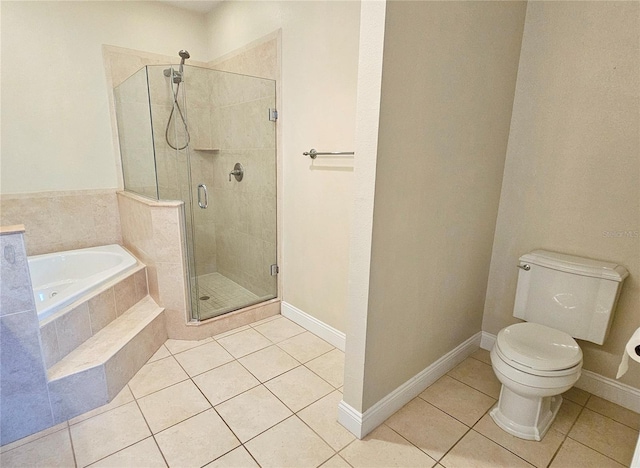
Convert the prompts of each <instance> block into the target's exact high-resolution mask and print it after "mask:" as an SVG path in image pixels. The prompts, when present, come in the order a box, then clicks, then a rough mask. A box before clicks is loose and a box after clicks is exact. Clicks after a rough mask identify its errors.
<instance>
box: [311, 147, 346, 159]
mask: <svg viewBox="0 0 640 468" xmlns="http://www.w3.org/2000/svg"><path fill="white" fill-rule="evenodd" d="M354 154H355V153H354V152H353V151H333V152H319V151H318V150H316V149H314V148H311V149H310V150H309V151H305V152H304V153H302V155H303V156H309V157H310V158H311V159H316V157H318V156H347V155H354Z"/></svg>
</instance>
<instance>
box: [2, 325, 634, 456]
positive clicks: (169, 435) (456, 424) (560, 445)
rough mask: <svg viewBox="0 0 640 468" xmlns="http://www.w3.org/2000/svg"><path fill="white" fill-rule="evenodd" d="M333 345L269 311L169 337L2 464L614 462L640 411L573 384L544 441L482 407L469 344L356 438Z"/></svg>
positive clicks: (486, 376)
mask: <svg viewBox="0 0 640 468" xmlns="http://www.w3.org/2000/svg"><path fill="white" fill-rule="evenodd" d="M343 367H344V355H343V353H342V352H341V351H339V350H337V349H335V348H334V347H333V346H331V345H330V344H328V343H326V342H324V341H323V340H321V339H320V338H318V337H316V336H314V335H312V334H311V333H309V332H306V331H305V330H303V329H302V328H300V327H299V326H297V325H296V324H295V323H293V322H291V321H289V320H287V319H286V318H283V317H281V316H276V317H272V318H269V319H267V320H264V321H261V322H257V323H254V324H252V325H251V326H244V327H241V328H238V329H236V330H233V331H231V332H227V333H224V334H222V335H219V336H214V337H210V338H207V339H205V340H201V341H197V342H187V341H177V340H168V341H167V342H166V343H165V344H164V345H163V346H162V347H161V348H160V350H158V352H157V353H156V354H155V355H154V356H153V357H152V358H151V359H150V360H149V362H148V363H147V364H146V365H145V366H144V368H143V369H141V370H140V372H139V373H138V374H137V375H136V376H135V377H134V378H133V379H132V380H131V381H130V382H129V384H128V385H127V386H126V387H125V388H124V389H123V391H122V392H121V393H120V394H119V395H118V397H117V398H116V399H114V401H112V402H111V403H110V404H109V405H106V406H104V407H102V408H98V409H96V410H94V411H91V412H89V413H87V414H84V415H82V416H79V417H77V418H74V419H72V420H70V421H68V422H66V423H63V424H60V425H58V426H56V427H54V428H51V429H48V430H46V431H43V432H41V433H39V434H35V435H33V436H30V437H28V438H26V439H23V440H21V441H17V442H14V443H13V444H9V445H7V446H4V447H2V449H1V454H0V466H2V467H13V466H18V467H32V466H46V467H53V466H100V467H117V468H122V467H127V466H131V467H156V466H158V467H165V466H167V465H169V466H172V467H174V466H175V467H202V466H206V467H255V466H263V467H307V466H313V467H317V466H322V467H325V468H327V467H349V466H353V467H414V466H415V467H432V466H437V467H442V466H444V467H447V468H455V467H463V468H468V467H520V466H522V467H530V466H540V467H546V466H551V467H554V468H555V467H580V468H582V467H590V466H591V467H609V466H610V467H620V466H625V465H628V464H629V462H630V460H631V456H632V452H633V449H634V446H635V442H636V440H637V437H638V430H639V428H640V415H638V414H636V413H632V412H630V411H628V410H626V409H624V408H621V407H620V406H617V405H614V404H612V403H610V402H607V401H605V400H602V399H600V398H598V397H596V396H594V395H590V394H588V393H586V392H584V391H581V390H578V389H572V390H571V391H569V392H567V394H565V402H564V403H563V405H562V408H561V411H560V413H559V415H558V418H557V419H556V421H555V422H554V424H553V426H552V428H551V429H550V431H549V433H548V434H547V436H546V437H545V438H544V440H543V441H542V442H530V441H524V440H521V439H517V438H515V437H512V436H510V435H508V434H506V433H505V432H503V431H501V430H500V429H499V428H498V427H497V426H496V425H495V424H494V423H493V421H492V420H491V418H490V416H489V415H488V410H490V409H491V408H492V407H493V406H494V404H495V403H496V399H497V397H498V393H499V390H500V386H499V384H498V383H497V381H496V379H495V377H494V375H493V372H492V371H491V367H490V365H489V361H488V353H487V352H486V351H483V350H478V351H477V352H476V353H474V354H473V355H472V356H471V357H469V358H468V359H466V360H465V361H464V362H462V363H461V364H460V365H459V366H457V367H456V368H455V369H453V370H451V371H450V372H449V373H448V374H447V375H445V376H443V377H442V378H441V379H439V380H438V381H437V382H435V383H434V384H433V385H432V386H430V387H429V388H427V389H426V390H425V391H424V392H423V393H422V394H421V395H420V396H419V397H417V398H415V399H414V400H412V401H411V402H409V403H408V404H407V405H405V406H404V407H403V408H402V409H401V410H400V411H398V412H397V413H396V414H394V415H393V416H391V417H390V418H389V419H388V420H387V421H386V422H385V423H384V424H382V425H381V426H380V427H378V428H377V429H376V430H375V431H374V432H372V433H371V434H370V435H369V436H367V437H366V438H365V439H363V440H356V439H355V438H354V437H353V436H352V435H351V434H350V433H349V432H347V431H346V430H345V429H344V428H343V427H342V426H340V425H339V424H338V423H337V422H336V416H337V405H338V402H339V401H340V400H341V398H342V393H341V390H342V374H343Z"/></svg>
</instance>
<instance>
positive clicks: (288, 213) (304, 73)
mask: <svg viewBox="0 0 640 468" xmlns="http://www.w3.org/2000/svg"><path fill="white" fill-rule="evenodd" d="M359 13H360V4H359V2H303V1H294V2H289V1H283V2H250V1H243V2H234V1H229V2H223V3H221V4H220V5H219V6H218V7H217V8H216V9H215V10H214V11H213V12H212V13H210V14H209V17H208V26H209V46H210V51H211V55H212V56H213V57H219V56H223V55H225V54H228V53H229V52H231V51H234V50H236V49H238V48H239V47H242V46H244V45H245V44H247V43H249V42H252V41H254V40H256V39H259V38H261V37H263V36H265V35H267V34H270V33H272V32H273V31H275V30H277V29H280V28H281V29H282V56H281V57H282V59H281V60H282V90H283V91H282V96H281V97H282V99H281V101H280V102H281V103H282V105H281V107H280V109H279V111H280V118H279V121H278V126H279V127H280V134H281V135H282V139H281V141H280V142H279V145H281V146H280V147H281V148H282V154H281V157H282V180H283V191H282V194H283V198H282V200H283V204H282V211H283V224H282V231H281V233H282V237H283V238H282V244H281V245H283V252H282V264H281V265H280V266H281V272H282V273H281V281H282V282H283V292H282V298H283V300H284V301H286V302H288V303H290V304H292V305H294V306H295V307H298V308H299V309H302V310H303V311H305V312H307V313H309V314H311V315H312V316H314V317H315V318H317V319H319V320H321V321H323V322H325V323H327V324H329V325H331V326H332V327H335V328H337V329H338V330H341V331H344V330H345V323H346V310H347V284H348V281H347V274H348V260H349V231H350V220H351V200H352V197H353V191H352V183H353V171H352V167H353V160H351V159H348V158H347V159H344V160H339V161H337V162H336V161H329V160H326V159H325V160H320V159H318V160H317V162H316V163H315V164H311V160H310V159H309V158H305V157H303V156H302V152H303V151H308V150H309V149H310V148H312V147H315V148H317V149H318V150H325V151H352V150H353V148H354V134H355V128H354V126H355V103H356V76H357V64H358V33H359ZM356 157H357V156H356ZM335 166H343V167H335Z"/></svg>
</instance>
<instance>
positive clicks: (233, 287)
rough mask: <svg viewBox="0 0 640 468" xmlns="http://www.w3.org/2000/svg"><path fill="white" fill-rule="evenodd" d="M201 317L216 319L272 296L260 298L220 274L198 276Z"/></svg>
mask: <svg viewBox="0 0 640 468" xmlns="http://www.w3.org/2000/svg"><path fill="white" fill-rule="evenodd" d="M200 297H208V298H209V299H205V300H199V301H198V305H199V307H200V316H201V317H206V318H209V317H215V316H216V315H220V314H223V313H225V312H229V311H231V310H235V309H238V308H240V307H246V306H247V305H251V304H255V303H257V302H261V301H264V300H267V299H270V298H271V297H272V296H268V297H267V296H262V297H261V296H258V295H256V294H254V293H252V292H251V291H249V290H248V289H246V288H243V287H242V286H240V285H239V284H238V283H236V282H234V281H232V280H230V279H229V278H227V277H226V276H223V275H221V274H220V273H209V274H206V275H200V276H198V298H200Z"/></svg>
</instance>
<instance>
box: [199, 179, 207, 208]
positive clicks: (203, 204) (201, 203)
mask: <svg viewBox="0 0 640 468" xmlns="http://www.w3.org/2000/svg"><path fill="white" fill-rule="evenodd" d="M201 191H202V192H201ZM202 193H204V199H203V197H202V195H201V194H202ZM198 206H199V207H200V208H202V209H203V210H204V209H205V208H207V207H208V206H209V193H208V192H207V186H206V185H204V184H200V185H198Z"/></svg>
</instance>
